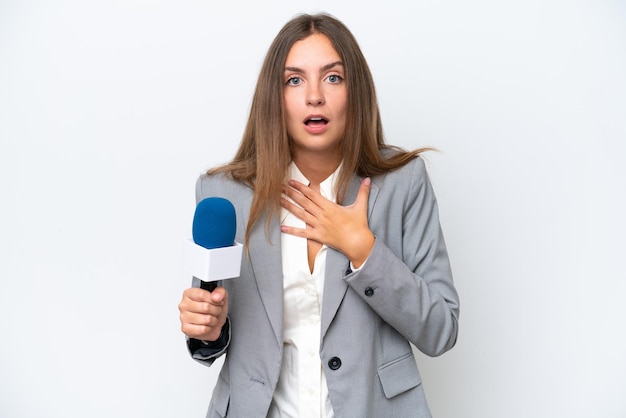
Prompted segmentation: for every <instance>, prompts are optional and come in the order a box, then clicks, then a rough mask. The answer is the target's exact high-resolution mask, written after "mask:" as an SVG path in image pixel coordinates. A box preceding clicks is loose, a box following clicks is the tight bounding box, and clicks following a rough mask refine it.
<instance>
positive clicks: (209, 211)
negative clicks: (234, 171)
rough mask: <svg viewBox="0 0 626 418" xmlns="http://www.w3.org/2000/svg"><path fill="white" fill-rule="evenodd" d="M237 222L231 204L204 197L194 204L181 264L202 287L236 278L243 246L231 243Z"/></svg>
mask: <svg viewBox="0 0 626 418" xmlns="http://www.w3.org/2000/svg"><path fill="white" fill-rule="evenodd" d="M236 230H237V221H236V216H235V207H234V206H233V204H232V203H231V202H230V201H229V200H227V199H224V198H221V197H208V198H206V199H203V200H201V201H200V203H198V205H197V206H196V211H195V213H194V216H193V225H192V236H193V238H192V239H186V240H185V242H184V251H183V263H184V266H185V268H186V270H187V271H189V272H190V273H191V274H192V275H193V276H194V278H197V279H199V280H200V287H201V288H202V289H205V290H208V291H209V292H211V291H213V290H214V289H215V288H216V287H217V281H219V280H223V279H230V278H233V277H238V276H239V272H240V270H241V253H242V249H243V245H241V244H239V243H237V242H235V232H236Z"/></svg>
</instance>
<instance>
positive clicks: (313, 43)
mask: <svg viewBox="0 0 626 418" xmlns="http://www.w3.org/2000/svg"><path fill="white" fill-rule="evenodd" d="M340 60H341V57H340V56H339V53H338V52H337V50H336V49H335V47H334V46H333V44H332V42H331V41H330V39H329V38H328V37H327V36H326V35H324V34H321V33H314V34H312V35H309V36H307V37H306V38H304V39H301V40H299V41H297V42H295V43H294V44H293V45H292V46H291V49H290V50H289V53H288V54H287V60H286V63H285V66H298V67H300V66H306V65H312V66H320V65H324V64H327V63H330V62H335V61H340Z"/></svg>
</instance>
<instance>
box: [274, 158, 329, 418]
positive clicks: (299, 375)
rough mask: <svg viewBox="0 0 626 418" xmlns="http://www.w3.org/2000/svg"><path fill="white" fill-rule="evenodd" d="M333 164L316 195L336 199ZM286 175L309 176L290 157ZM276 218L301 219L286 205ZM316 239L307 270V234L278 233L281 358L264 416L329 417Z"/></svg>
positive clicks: (321, 255)
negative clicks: (310, 266) (313, 261)
mask: <svg viewBox="0 0 626 418" xmlns="http://www.w3.org/2000/svg"><path fill="white" fill-rule="evenodd" d="M338 172H339V169H337V170H336V171H335V172H334V173H333V174H331V175H330V176H329V177H328V178H327V179H326V180H324V181H323V182H322V183H321V184H320V191H321V194H322V196H324V197H325V198H326V199H328V200H330V201H333V202H336V200H337V192H336V184H335V183H336V180H337V174H338ZM290 178H292V179H294V180H297V181H299V182H301V183H303V184H306V185H308V184H309V183H310V182H309V180H308V179H306V178H305V177H304V175H303V174H302V173H301V172H300V170H299V169H298V167H296V165H295V164H294V163H293V162H292V163H291V166H290ZM281 224H284V225H289V226H295V227H298V228H305V227H306V225H305V223H304V221H302V220H300V219H298V218H297V217H296V216H294V215H293V214H291V213H290V212H289V211H287V210H286V209H282V211H281ZM327 249H328V247H326V245H322V248H321V249H320V250H319V252H318V253H317V256H316V258H315V266H314V269H313V273H311V272H310V270H309V263H308V252H307V240H306V239H305V238H301V237H296V236H293V235H289V234H285V233H281V250H282V262H283V299H284V305H283V306H284V312H283V318H284V319H283V359H282V367H281V371H280V378H279V380H278V385H277V387H276V391H275V392H274V398H273V399H272V404H271V406H270V410H269V413H268V417H270V418H292V417H293V418H309V417H310V418H333V417H334V416H335V415H334V412H333V408H332V405H331V403H330V398H329V396H328V387H327V386H326V378H325V376H324V372H323V369H322V362H321V360H320V354H319V351H320V334H321V316H322V295H323V293H324V273H325V270H326V252H327Z"/></svg>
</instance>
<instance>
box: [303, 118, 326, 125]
mask: <svg viewBox="0 0 626 418" xmlns="http://www.w3.org/2000/svg"><path fill="white" fill-rule="evenodd" d="M327 123H328V120H327V119H325V118H323V117H312V118H308V119H306V120H305V121H304V124H305V125H306V126H321V125H326V124H327Z"/></svg>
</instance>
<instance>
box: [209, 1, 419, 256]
mask: <svg viewBox="0 0 626 418" xmlns="http://www.w3.org/2000/svg"><path fill="white" fill-rule="evenodd" d="M314 33H321V34H323V35H326V36H327V37H328V38H329V39H330V41H331V43H332V44H333V46H334V48H335V50H336V51H337V53H338V54H339V56H340V57H341V59H342V61H343V66H344V68H345V83H346V88H347V91H348V100H347V108H348V111H347V117H346V119H347V120H346V128H345V133H344V138H343V140H342V141H341V153H342V165H341V171H340V173H339V179H338V190H337V202H338V203H339V204H341V203H343V198H344V196H345V193H346V188H347V186H348V183H349V181H350V179H351V177H352V176H353V175H354V174H357V175H359V176H361V177H367V176H375V175H379V174H383V173H387V172H389V171H391V170H394V169H396V168H399V167H401V166H403V165H404V164H406V163H407V162H409V161H410V160H412V159H414V158H416V157H417V156H418V154H420V153H421V152H422V151H425V150H426V148H421V149H417V150H414V151H404V150H401V149H399V148H397V147H393V146H390V145H387V144H385V141H384V138H383V129H382V124H381V119H380V112H379V110H378V102H377V99H376V91H375V88H374V81H373V79H372V74H371V73H370V70H369V67H368V65H367V62H366V60H365V57H364V56H363V53H362V52H361V49H360V47H359V45H358V43H357V41H356V39H355V38H354V36H353V35H352V33H351V32H350V31H349V30H348V28H347V27H346V26H345V25H344V24H343V23H342V22H340V21H339V20H337V19H336V18H334V17H332V16H330V15H328V14H316V15H308V14H302V15H298V16H296V17H295V18H293V19H292V20H290V21H289V22H287V24H286V25H285V26H283V28H282V29H281V30H280V32H279V33H278V35H277V36H276V38H274V41H273V42H272V45H271V46H270V48H269V51H268V52H267V55H266V56H265V60H264V62H263V65H262V67H261V71H260V73H259V78H258V80H257V85H256V90H255V92H254V96H253V98H252V105H251V109H250V115H249V118H248V123H247V125H246V129H245V131H244V134H243V138H242V141H241V144H240V146H239V150H238V151H237V153H236V154H235V157H234V158H233V160H232V161H231V162H230V163H228V164H226V165H224V166H221V167H217V168H214V169H211V170H209V171H208V174H213V173H222V172H225V173H228V174H229V175H230V176H232V178H233V179H235V180H237V181H240V182H244V183H246V184H248V185H249V186H250V187H252V188H253V190H254V197H253V199H252V206H251V208H250V218H249V219H248V225H247V227H246V234H245V243H246V245H247V244H248V239H249V237H250V231H251V230H252V227H253V226H254V225H255V223H256V222H257V221H258V220H259V219H260V218H261V217H262V216H263V214H264V213H266V214H267V223H266V228H268V227H269V225H270V222H271V220H272V217H273V216H275V215H276V214H278V213H279V212H280V196H281V185H282V184H283V182H284V180H285V175H286V173H287V168H288V167H289V164H290V162H291V147H290V139H289V136H288V134H287V124H286V122H285V108H284V102H283V88H284V80H283V77H284V70H285V62H286V60H287V54H288V53H289V50H290V49H291V47H292V45H293V44H294V43H296V42H297V41H299V40H302V39H305V38H307V37H308V36H310V35H312V34H314ZM386 149H388V150H392V152H391V153H389V152H385V153H384V155H383V150H386Z"/></svg>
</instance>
